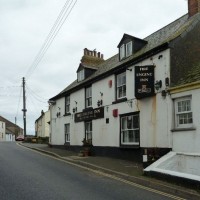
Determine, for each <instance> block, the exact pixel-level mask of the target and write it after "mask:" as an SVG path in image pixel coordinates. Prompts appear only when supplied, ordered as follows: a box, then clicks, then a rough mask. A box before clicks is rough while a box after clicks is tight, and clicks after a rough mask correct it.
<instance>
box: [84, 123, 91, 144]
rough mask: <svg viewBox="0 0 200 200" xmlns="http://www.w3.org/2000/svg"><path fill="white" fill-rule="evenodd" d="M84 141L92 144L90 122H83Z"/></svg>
mask: <svg viewBox="0 0 200 200" xmlns="http://www.w3.org/2000/svg"><path fill="white" fill-rule="evenodd" d="M85 139H86V140H87V142H88V143H90V144H92V121H88V122H85Z"/></svg>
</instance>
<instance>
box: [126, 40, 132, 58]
mask: <svg viewBox="0 0 200 200" xmlns="http://www.w3.org/2000/svg"><path fill="white" fill-rule="evenodd" d="M130 55H132V42H129V43H127V44H126V57H128V56H130Z"/></svg>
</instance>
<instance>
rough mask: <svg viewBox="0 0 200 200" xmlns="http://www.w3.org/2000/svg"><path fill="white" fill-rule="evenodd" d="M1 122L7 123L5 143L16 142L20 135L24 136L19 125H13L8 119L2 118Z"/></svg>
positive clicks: (0, 118) (0, 117)
mask: <svg viewBox="0 0 200 200" xmlns="http://www.w3.org/2000/svg"><path fill="white" fill-rule="evenodd" d="M0 121H2V122H4V123H5V140H4V141H14V140H15V138H16V137H17V136H18V135H23V129H22V128H20V127H19V126H18V125H16V124H14V123H12V122H11V121H9V120H7V119H6V118H4V117H2V116H0Z"/></svg>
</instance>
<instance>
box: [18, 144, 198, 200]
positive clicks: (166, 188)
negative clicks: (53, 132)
mask: <svg viewBox="0 0 200 200" xmlns="http://www.w3.org/2000/svg"><path fill="white" fill-rule="evenodd" d="M18 144H20V145H22V146H24V147H27V148H29V149H33V150H36V151H39V152H42V153H45V154H48V155H51V156H54V157H56V158H59V159H61V160H65V161H67V162H68V163H69V164H70V163H71V164H75V165H77V166H80V167H85V168H87V169H90V170H95V171H99V172H101V173H104V174H106V175H107V176H109V177H115V179H117V180H125V181H126V182H127V183H128V182H131V183H134V184H135V185H136V186H137V187H138V186H139V187H143V188H144V189H148V190H149V189H150V190H152V191H154V190H156V191H160V192H162V193H167V194H170V195H172V199H190V200H196V199H198V200H199V199H200V191H199V190H194V189H189V188H186V187H183V186H179V185H177V184H175V183H174V184H173V183H169V182H166V181H161V180H157V179H155V178H152V177H147V176H144V174H143V166H142V164H140V163H135V162H133V161H127V160H121V159H115V158H109V157H101V156H86V157H82V156H80V155H78V154H77V153H76V152H73V151H69V150H66V149H60V148H55V147H49V146H48V145H47V144H37V143H23V142H19V143H18ZM173 196H175V197H180V198H174V197H173Z"/></svg>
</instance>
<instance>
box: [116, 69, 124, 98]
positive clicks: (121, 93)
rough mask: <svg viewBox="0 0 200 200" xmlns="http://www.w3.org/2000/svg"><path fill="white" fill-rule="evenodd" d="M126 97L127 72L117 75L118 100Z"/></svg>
mask: <svg viewBox="0 0 200 200" xmlns="http://www.w3.org/2000/svg"><path fill="white" fill-rule="evenodd" d="M124 97H126V72H124V73H122V74H118V75H117V99H121V98H124Z"/></svg>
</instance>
